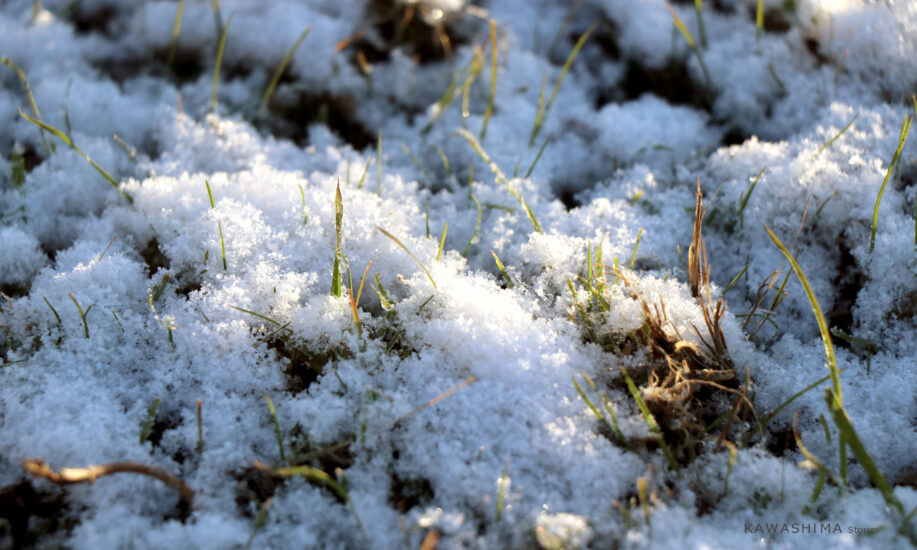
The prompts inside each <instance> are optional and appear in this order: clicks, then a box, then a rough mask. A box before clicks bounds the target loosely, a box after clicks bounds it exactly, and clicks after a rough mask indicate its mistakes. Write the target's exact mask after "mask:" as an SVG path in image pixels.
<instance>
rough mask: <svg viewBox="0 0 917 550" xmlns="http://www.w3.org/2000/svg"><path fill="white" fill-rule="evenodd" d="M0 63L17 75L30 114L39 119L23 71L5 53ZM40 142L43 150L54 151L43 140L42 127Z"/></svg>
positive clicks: (39, 115) (36, 107)
mask: <svg viewBox="0 0 917 550" xmlns="http://www.w3.org/2000/svg"><path fill="white" fill-rule="evenodd" d="M0 63H3V64H4V65H6V66H7V67H9V68H10V69H12V71H13V72H14V73H16V76H17V77H19V82H21V83H22V87H23V88H24V89H25V94H26V97H28V98H29V107H30V108H31V109H32V114H33V115H35V118H36V119H37V120H41V113H40V112H39V111H38V103H37V102H36V101H35V94H33V93H32V87H31V86H29V81H28V79H26V77H25V71H23V70H22V69H21V68H20V67H19V65H17V64H15V63H13V60H12V59H10V58H9V57H7V56H5V55H4V56H3V57H0ZM41 143H42V145H44V147H45V150H46V151H48V153H53V152H54V148H53V147H51V146H50V145H49V144H48V142H47V140H45V132H44V129H42V130H41ZM71 143H72V141H71Z"/></svg>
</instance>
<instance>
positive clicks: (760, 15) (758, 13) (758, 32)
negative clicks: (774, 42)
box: [755, 0, 764, 47]
mask: <svg viewBox="0 0 917 550" xmlns="http://www.w3.org/2000/svg"><path fill="white" fill-rule="evenodd" d="M763 34H764V0H758V7H757V9H756V10H755V45H756V46H759V47H760V45H761V36H762V35H763Z"/></svg>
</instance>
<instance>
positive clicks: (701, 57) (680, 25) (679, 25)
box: [668, 6, 713, 89]
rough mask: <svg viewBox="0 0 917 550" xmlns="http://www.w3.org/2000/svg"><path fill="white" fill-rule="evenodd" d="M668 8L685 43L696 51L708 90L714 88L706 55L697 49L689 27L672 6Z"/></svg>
mask: <svg viewBox="0 0 917 550" xmlns="http://www.w3.org/2000/svg"><path fill="white" fill-rule="evenodd" d="M668 8H669V12H670V13H671V14H672V23H674V24H675V27H676V28H677V29H678V31H679V32H680V33H681V35H682V36H683V37H684V38H685V42H687V43H688V46H690V47H691V50H693V51H694V55H695V56H697V62H698V63H699V64H700V68H701V71H703V73H704V80H705V81H706V83H707V88H708V89H710V88H712V87H713V82H712V81H711V80H710V72H709V71H708V70H707V64H706V63H704V54H703V53H701V49H700V48H698V47H697V42H695V41H694V36H693V35H692V34H691V31H689V30H688V27H686V26H685V23H684V21H682V20H681V17H679V16H678V13H677V12H676V11H675V10H674V9H672V7H671V6H668Z"/></svg>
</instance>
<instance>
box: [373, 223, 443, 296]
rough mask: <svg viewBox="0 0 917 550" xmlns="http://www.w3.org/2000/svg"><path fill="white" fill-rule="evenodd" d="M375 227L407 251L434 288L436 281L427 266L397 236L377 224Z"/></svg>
mask: <svg viewBox="0 0 917 550" xmlns="http://www.w3.org/2000/svg"><path fill="white" fill-rule="evenodd" d="M376 229H378V230H379V232H381V233H382V234H383V235H385V236H386V237H388V238H389V239H391V240H393V241H395V244H397V245H398V246H400V247H401V249H402V250H404V251H405V252H407V253H408V256H410V257H411V259H412V260H414V262H416V263H417V265H418V266H420V269H422V270H423V272H424V273H426V275H427V278H428V279H430V283H432V284H433V288H436V281H434V280H433V275H430V272H429V271H427V268H426V267H424V265H423V264H422V263H421V262H420V260H418V259H417V256H415V255H414V254H413V253H411V251H410V250H408V247H406V246H404V243H402V242H401V241H399V240H398V237H396V236H394V235H392V234H391V233H389V232H388V231H386V230H385V229H382V228H381V227H379V226H378V225H377V226H376Z"/></svg>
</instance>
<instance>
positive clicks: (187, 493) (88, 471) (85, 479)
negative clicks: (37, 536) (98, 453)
mask: <svg viewBox="0 0 917 550" xmlns="http://www.w3.org/2000/svg"><path fill="white" fill-rule="evenodd" d="M22 467H23V469H25V471H27V472H28V473H30V474H32V475H33V476H37V477H43V478H45V479H47V480H48V481H50V482H52V483H56V484H58V485H71V484H73V483H92V482H94V481H95V480H96V479H98V478H100V477H103V476H107V475H109V474H117V473H120V472H129V473H134V474H142V475H146V476H150V477H155V478H156V479H158V480H159V481H161V482H163V483H165V484H166V485H168V486H169V487H171V488H173V489H175V490H176V491H178V496H179V497H180V498H181V500H183V501H185V502H187V503H189V504H190V503H191V501H192V500H194V490H193V489H192V488H191V487H188V486H187V485H185V482H184V481H182V480H181V479H179V478H178V477H176V476H174V475H172V474H170V473H169V472H167V471H165V470H164V469H162V468H160V467H159V466H150V465H147V464H142V463H140V462H133V461H130V460H124V461H121V462H111V463H109V464H100V465H92V466H86V467H85V468H61V469H60V471H57V472H55V471H54V470H52V469H51V467H50V466H48V463H47V462H45V461H44V459H41V458H35V459H30V458H27V459H24V460H23V461H22Z"/></svg>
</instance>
